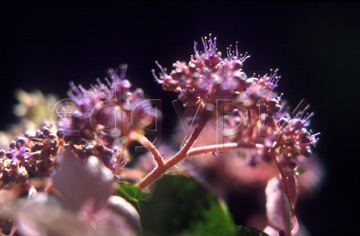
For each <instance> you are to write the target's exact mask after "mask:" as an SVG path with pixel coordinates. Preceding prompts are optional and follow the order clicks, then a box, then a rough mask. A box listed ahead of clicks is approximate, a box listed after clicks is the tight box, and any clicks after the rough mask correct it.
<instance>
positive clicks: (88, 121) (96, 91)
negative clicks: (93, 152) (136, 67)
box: [59, 65, 157, 148]
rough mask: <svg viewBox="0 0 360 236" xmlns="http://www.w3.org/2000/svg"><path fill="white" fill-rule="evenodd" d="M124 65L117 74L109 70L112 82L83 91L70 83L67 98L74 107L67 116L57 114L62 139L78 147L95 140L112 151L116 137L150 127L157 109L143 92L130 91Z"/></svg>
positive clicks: (125, 135)
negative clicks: (62, 135) (63, 137)
mask: <svg viewBox="0 0 360 236" xmlns="http://www.w3.org/2000/svg"><path fill="white" fill-rule="evenodd" d="M126 69H127V66H126V65H124V66H122V68H121V73H120V74H117V73H116V72H115V71H114V70H113V69H110V70H109V71H108V75H109V77H110V78H111V82H110V81H109V80H108V79H106V82H107V84H106V85H105V84H103V83H101V82H100V80H98V84H96V85H92V86H91V89H89V90H86V89H85V88H84V87H83V86H81V85H79V86H76V85H75V84H74V83H72V82H71V83H70V86H71V91H70V92H69V97H70V99H71V100H72V102H73V103H74V105H75V107H72V108H70V109H69V110H70V111H67V110H66V109H64V111H63V112H65V114H70V117H68V116H66V115H61V113H59V115H60V117H61V118H60V122H59V130H61V131H62V132H64V136H65V140H66V141H71V142H73V143H74V144H81V142H82V140H83V139H85V140H87V141H90V140H97V141H98V142H99V143H101V144H103V145H105V146H107V147H109V148H111V147H113V145H114V141H115V139H117V138H122V137H127V136H129V135H130V133H131V132H132V131H140V132H141V130H142V129H144V128H145V127H147V126H149V125H150V124H152V123H153V122H154V120H155V118H156V116H157V110H156V109H154V108H153V107H152V106H151V104H150V102H149V101H148V100H146V99H145V97H144V92H143V90H142V89H136V90H135V91H130V89H131V83H130V82H129V81H128V80H126V79H125V72H126Z"/></svg>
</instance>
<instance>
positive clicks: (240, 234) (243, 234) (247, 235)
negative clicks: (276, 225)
mask: <svg viewBox="0 0 360 236" xmlns="http://www.w3.org/2000/svg"><path fill="white" fill-rule="evenodd" d="M236 235H237V236H269V235H268V234H266V233H264V232H262V231H260V230H257V229H255V228H252V227H242V226H239V228H238V229H237V234H236Z"/></svg>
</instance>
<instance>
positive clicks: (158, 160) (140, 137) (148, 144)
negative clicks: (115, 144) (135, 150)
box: [137, 135, 164, 166]
mask: <svg viewBox="0 0 360 236" xmlns="http://www.w3.org/2000/svg"><path fill="white" fill-rule="evenodd" d="M137 141H138V142H139V143H141V144H142V145H144V146H145V147H146V148H147V149H148V150H149V151H150V152H151V154H152V155H153V157H154V160H155V161H156V163H157V164H158V166H164V160H163V158H162V156H161V153H160V152H159V150H158V149H157V148H156V147H155V146H154V144H153V143H152V142H151V141H150V140H149V139H147V138H146V137H145V136H144V135H137Z"/></svg>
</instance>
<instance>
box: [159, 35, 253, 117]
mask: <svg viewBox="0 0 360 236" xmlns="http://www.w3.org/2000/svg"><path fill="white" fill-rule="evenodd" d="M206 40H207V38H206V37H205V38H203V39H202V43H203V46H204V52H203V53H201V52H199V51H198V50H197V47H196V45H197V43H194V51H195V56H191V59H190V62H189V63H187V64H186V63H185V62H180V61H177V62H176V63H174V64H173V67H174V70H172V71H171V73H170V74H167V72H166V70H164V69H163V68H162V66H161V65H160V64H158V63H157V65H158V67H159V68H160V69H161V74H160V76H159V77H158V76H156V74H155V72H154V71H153V75H154V77H155V79H156V81H157V82H158V83H159V84H162V87H163V89H164V90H165V91H174V92H177V93H179V100H180V101H182V102H183V104H184V106H185V107H186V108H187V112H188V114H189V115H194V114H195V112H196V110H197V107H198V105H199V103H200V101H202V102H204V103H205V105H206V106H210V108H209V109H211V107H214V106H216V101H217V100H218V99H234V98H235V97H236V96H237V94H238V93H239V92H241V91H244V90H245V89H246V83H245V82H246V79H247V76H246V74H245V73H244V72H243V71H242V66H243V62H244V61H245V60H246V59H247V58H248V57H249V56H247V55H246V54H245V55H241V54H239V52H238V50H237V49H236V53H235V54H232V53H231V51H230V50H231V49H228V58H226V59H222V57H221V52H219V51H218V50H217V48H216V38H214V39H212V38H211V37H210V38H209V40H208V41H206ZM212 109H214V108H212Z"/></svg>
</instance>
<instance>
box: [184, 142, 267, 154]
mask: <svg viewBox="0 0 360 236" xmlns="http://www.w3.org/2000/svg"><path fill="white" fill-rule="evenodd" d="M236 148H263V145H261V144H253V143H225V144H215V145H209V146H204V147H199V148H192V149H190V150H189V151H188V152H187V154H186V157H191V156H196V155H201V154H207V153H210V152H222V151H227V150H231V149H236Z"/></svg>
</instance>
